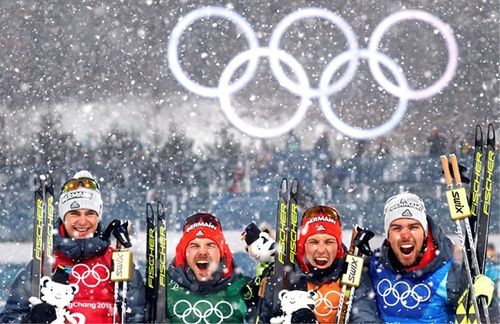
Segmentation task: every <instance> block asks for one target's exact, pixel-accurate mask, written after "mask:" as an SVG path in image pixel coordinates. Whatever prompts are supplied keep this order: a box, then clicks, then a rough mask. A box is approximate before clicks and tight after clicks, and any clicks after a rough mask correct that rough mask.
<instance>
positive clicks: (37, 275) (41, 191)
mask: <svg viewBox="0 0 500 324" xmlns="http://www.w3.org/2000/svg"><path fill="white" fill-rule="evenodd" d="M34 187H35V188H34V189H35V210H34V217H33V252H32V254H33V266H32V269H31V273H32V280H31V296H34V297H37V298H40V279H41V277H43V276H52V263H53V258H54V245H53V242H54V239H53V232H54V183H53V181H52V177H51V176H50V174H35V176H34Z"/></svg>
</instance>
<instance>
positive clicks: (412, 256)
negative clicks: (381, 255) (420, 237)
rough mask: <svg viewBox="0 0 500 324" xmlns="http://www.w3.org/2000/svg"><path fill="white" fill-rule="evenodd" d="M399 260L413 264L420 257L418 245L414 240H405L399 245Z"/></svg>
mask: <svg viewBox="0 0 500 324" xmlns="http://www.w3.org/2000/svg"><path fill="white" fill-rule="evenodd" d="M398 254H399V261H400V262H401V264H403V265H404V266H409V265H412V264H413V263H414V262H415V261H416V260H417V257H418V253H417V249H416V246H415V244H414V243H413V242H403V243H401V244H400V245H399V253H398Z"/></svg>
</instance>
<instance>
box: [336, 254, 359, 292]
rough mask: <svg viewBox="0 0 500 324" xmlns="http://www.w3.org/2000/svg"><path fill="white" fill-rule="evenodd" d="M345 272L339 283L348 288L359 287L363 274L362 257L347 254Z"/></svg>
mask: <svg viewBox="0 0 500 324" xmlns="http://www.w3.org/2000/svg"><path fill="white" fill-rule="evenodd" d="M345 260H346V263H347V270H346V272H345V273H344V274H343V275H342V278H341V279H340V283H341V284H342V285H345V286H348V287H355V288H357V287H359V284H360V283H361V275H362V273H363V257H360V256H355V255H352V254H347V256H346V258H345Z"/></svg>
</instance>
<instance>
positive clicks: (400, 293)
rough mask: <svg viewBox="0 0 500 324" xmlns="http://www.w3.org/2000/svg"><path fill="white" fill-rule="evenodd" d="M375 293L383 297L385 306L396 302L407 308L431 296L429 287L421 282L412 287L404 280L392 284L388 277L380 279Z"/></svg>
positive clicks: (412, 307) (411, 307) (416, 305)
mask: <svg viewBox="0 0 500 324" xmlns="http://www.w3.org/2000/svg"><path fill="white" fill-rule="evenodd" d="M377 293H378V294H379V295H380V296H381V297H382V298H383V299H384V303H385V304H386V305H387V306H390V307H392V306H395V305H397V304H398V303H400V304H401V305H403V306H404V307H405V308H407V309H414V308H416V307H418V305H420V303H421V302H425V301H427V300H429V298H431V289H430V288H429V287H428V286H427V285H426V284H423V283H419V284H418V285H415V286H413V287H410V285H409V284H408V283H407V282H405V281H398V282H396V283H395V284H394V286H393V285H392V283H391V282H390V281H389V280H388V279H383V280H381V281H380V282H379V283H378V285H377Z"/></svg>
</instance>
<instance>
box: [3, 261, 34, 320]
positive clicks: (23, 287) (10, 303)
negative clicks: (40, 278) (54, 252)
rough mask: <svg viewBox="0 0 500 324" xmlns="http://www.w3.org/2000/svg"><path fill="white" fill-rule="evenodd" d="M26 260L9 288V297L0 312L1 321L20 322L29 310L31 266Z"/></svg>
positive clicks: (31, 262)
mask: <svg viewBox="0 0 500 324" xmlns="http://www.w3.org/2000/svg"><path fill="white" fill-rule="evenodd" d="M32 264H33V261H30V262H28V264H27V265H25V266H24V267H23V268H22V269H21V270H20V271H19V272H18V273H17V275H16V277H15V278H14V281H13V282H12V284H11V285H10V288H9V297H8V298H7V302H6V304H5V307H4V309H3V310H2V312H1V313H0V322H1V323H21V322H22V318H23V317H24V316H26V315H27V314H28V313H29V312H30V302H29V300H28V299H29V297H30V294H31V267H32Z"/></svg>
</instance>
